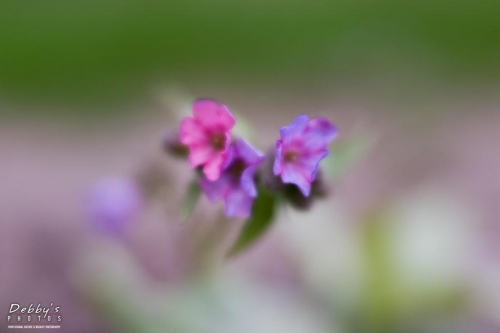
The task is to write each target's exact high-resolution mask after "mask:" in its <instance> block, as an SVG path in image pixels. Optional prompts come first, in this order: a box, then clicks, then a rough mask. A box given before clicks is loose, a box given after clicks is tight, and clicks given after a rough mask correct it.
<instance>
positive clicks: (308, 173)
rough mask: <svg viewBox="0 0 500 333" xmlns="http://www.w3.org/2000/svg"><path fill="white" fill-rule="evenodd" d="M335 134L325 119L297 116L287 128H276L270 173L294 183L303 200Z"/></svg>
mask: <svg viewBox="0 0 500 333" xmlns="http://www.w3.org/2000/svg"><path fill="white" fill-rule="evenodd" d="M336 135H337V129H336V128H335V126H333V125H332V124H331V123H330V122H329V121H328V120H326V119H324V118H316V119H313V120H309V117H307V116H305V115H301V116H299V117H297V119H295V120H294V121H293V122H292V123H291V124H290V125H288V126H286V127H282V128H281V129H280V137H281V139H280V140H278V141H276V159H275V161H274V168H273V171H274V174H275V175H277V176H280V177H281V180H282V181H283V183H289V184H295V185H297V187H298V188H299V189H300V191H301V192H302V194H304V195H305V196H306V197H307V196H308V195H309V193H310V192H311V184H312V182H313V181H314V178H315V176H316V172H317V171H318V167H319V162H320V161H321V160H322V159H323V158H325V157H326V156H328V149H327V147H328V144H329V143H330V141H331V140H332V139H333V138H334V137H335V136H336Z"/></svg>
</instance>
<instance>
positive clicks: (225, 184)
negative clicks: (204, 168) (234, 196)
mask: <svg viewBox="0 0 500 333" xmlns="http://www.w3.org/2000/svg"><path fill="white" fill-rule="evenodd" d="M198 184H199V185H200V187H201V189H202V190H203V192H204V193H205V195H206V196H207V197H208V200H210V201H211V202H215V201H217V200H220V199H222V198H223V197H224V196H225V195H226V194H227V193H228V192H229V191H230V190H231V181H230V179H229V178H228V177H226V176H224V175H222V176H220V177H219V179H217V180H216V181H211V180H209V179H207V178H206V177H204V178H201V179H200V180H198Z"/></svg>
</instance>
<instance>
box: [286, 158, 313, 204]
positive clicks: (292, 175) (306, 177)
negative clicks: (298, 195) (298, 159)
mask: <svg viewBox="0 0 500 333" xmlns="http://www.w3.org/2000/svg"><path fill="white" fill-rule="evenodd" d="M281 179H282V180H283V183H289V184H295V185H297V187H298V188H299V189H300V191H301V192H302V194H304V195H305V196H306V197H307V196H309V193H310V192H311V182H312V180H311V178H310V174H309V173H308V172H307V171H306V170H303V169H302V168H301V167H300V166H298V165H296V164H291V163H286V164H284V166H283V173H282V174H281Z"/></svg>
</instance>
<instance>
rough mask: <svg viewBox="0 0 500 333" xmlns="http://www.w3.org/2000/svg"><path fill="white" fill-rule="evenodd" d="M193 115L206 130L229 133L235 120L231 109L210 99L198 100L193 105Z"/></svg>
mask: <svg viewBox="0 0 500 333" xmlns="http://www.w3.org/2000/svg"><path fill="white" fill-rule="evenodd" d="M193 114H194V117H195V118H196V120H198V121H199V122H200V123H201V124H202V125H203V126H204V127H205V128H208V129H218V130H223V131H229V130H230V129H231V128H233V126H234V123H235V119H234V117H233V115H232V114H231V112H230V111H229V109H228V108H227V107H226V106H225V105H223V104H219V103H217V102H216V101H213V100H209V99H201V100H197V101H196V102H194V104H193Z"/></svg>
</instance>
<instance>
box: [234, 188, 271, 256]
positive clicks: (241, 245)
mask: <svg viewBox="0 0 500 333" xmlns="http://www.w3.org/2000/svg"><path fill="white" fill-rule="evenodd" d="M275 206H276V199H275V197H274V196H273V195H272V194H271V193H269V192H268V191H267V190H265V189H263V188H261V189H259V193H258V195H257V198H256V199H255V201H254V202H253V207H252V215H251V216H250V218H249V219H248V220H247V221H246V223H245V225H244V226H243V228H242V229H241V232H240V235H239V236H238V239H237V240H236V242H235V243H234V245H233V247H232V248H231V250H230V251H229V253H228V255H227V256H228V257H233V256H235V255H236V254H239V253H241V252H242V251H243V250H245V249H247V248H248V247H249V246H250V245H252V244H254V243H255V241H257V240H258V239H259V237H261V236H262V235H263V234H264V232H265V231H266V230H267V229H268V228H269V226H270V225H271V223H272V222H273V217H274V211H275Z"/></svg>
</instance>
